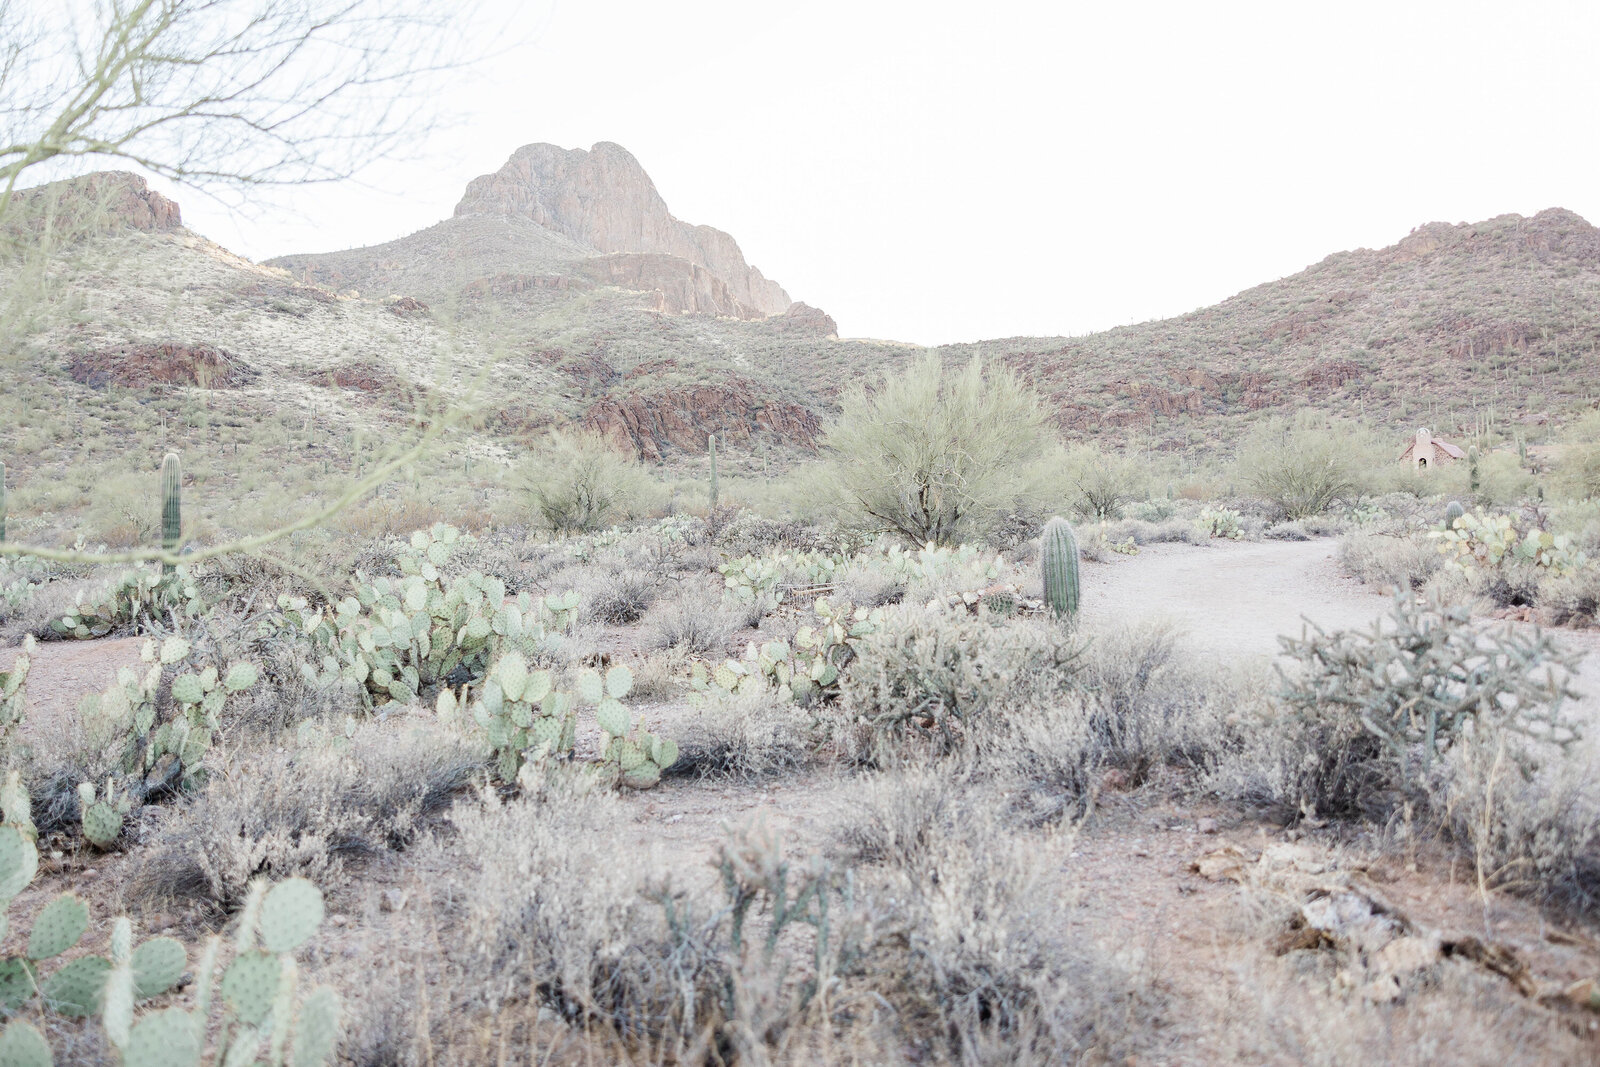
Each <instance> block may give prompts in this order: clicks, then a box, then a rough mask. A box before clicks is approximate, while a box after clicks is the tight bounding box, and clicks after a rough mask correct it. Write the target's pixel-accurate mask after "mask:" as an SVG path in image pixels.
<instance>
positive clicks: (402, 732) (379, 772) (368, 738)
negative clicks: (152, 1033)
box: [130, 720, 482, 911]
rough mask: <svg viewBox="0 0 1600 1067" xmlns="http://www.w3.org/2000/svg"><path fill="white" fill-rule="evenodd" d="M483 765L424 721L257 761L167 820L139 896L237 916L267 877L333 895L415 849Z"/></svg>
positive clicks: (219, 776) (219, 777) (219, 779)
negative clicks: (361, 870)
mask: <svg viewBox="0 0 1600 1067" xmlns="http://www.w3.org/2000/svg"><path fill="white" fill-rule="evenodd" d="M481 765H482V755H481V753H480V752H478V750H477V749H476V748H475V747H472V746H470V745H468V744H467V743H465V742H464V741H462V740H461V739H460V738H459V737H457V736H455V735H453V734H449V733H446V732H444V731H442V730H441V729H440V728H438V727H436V726H435V725H433V724H432V723H431V722H427V721H425V720H418V721H416V722H414V723H407V724H405V725H404V726H397V725H393V724H391V725H382V724H373V725H370V726H367V727H365V728H363V729H361V730H359V731H357V733H356V735H355V736H354V737H353V738H351V739H350V740H349V742H348V743H347V744H341V743H338V742H335V741H329V740H322V741H320V742H315V741H313V742H308V743H307V744H306V745H303V746H301V747H299V748H296V749H290V750H282V749H275V750H257V751H255V752H251V753H250V754H249V757H248V759H242V758H240V759H235V760H234V761H233V762H231V763H230V764H229V765H228V766H226V767H220V768H218V769H217V770H216V772H215V774H214V777H212V779H211V780H210V781H209V782H208V783H207V784H206V786H205V788H204V790H203V791H202V792H201V793H199V794H198V795H197V796H195V797H194V799H192V800H191V801H189V802H188V803H186V804H183V805H181V806H179V807H175V808H173V809H172V810H171V811H170V812H168V813H167V814H166V816H165V817H164V818H163V820H162V821H161V823H160V825H159V827H158V829H157V830H156V832H155V834H154V837H153V839H152V840H151V842H150V846H151V848H150V851H149V852H148V853H147V854H146V855H144V856H143V857H142V858H141V860H140V861H139V863H138V866H137V868H136V870H135V873H134V878H133V882H132V885H131V887H130V894H131V895H132V897H133V898H134V899H136V900H140V901H142V902H144V903H146V904H148V905H154V906H159V905H161V904H163V903H166V902H169V901H197V902H200V903H203V904H206V905H208V906H210V907H213V908H215V909H217V910H219V911H227V910H229V909H231V908H232V907H233V906H235V905H236V904H237V903H238V902H240V901H241V900H243V898H244V894H245V889H246V887H247V885H248V883H249V881H250V879H252V878H254V877H256V876H257V875H263V874H264V875H268V876H270V877H272V878H274V879H280V878H288V877H290V876H293V875H302V876H304V877H307V878H310V879H312V880H313V881H316V882H317V883H318V884H319V885H322V886H324V887H325V888H326V887H327V886H328V885H329V884H330V882H331V880H332V879H333V877H334V876H336V875H337V874H338V873H339V872H340V870H341V869H342V868H343V866H344V863H345V861H347V860H349V859H352V858H356V857H360V856H364V855H369V854H371V853H375V852H378V851H382V850H386V849H400V848H404V847H405V846H406V845H407V844H408V843H409V842H410V840H411V839H412V837H413V836H414V835H415V834H416V833H417V831H418V830H419V829H420V827H421V825H422V822H423V820H424V819H425V818H426V817H427V816H428V815H430V814H432V813H434V812H436V811H438V810H440V809H441V808H443V807H444V806H445V805H447V804H448V803H449V801H450V798H451V796H452V794H453V793H454V792H455V791H456V790H457V789H459V788H460V787H461V786H463V785H464V784H465V783H466V782H468V781H469V780H470V779H471V778H472V776H473V775H474V774H475V773H476V772H477V770H478V768H479V767H480V766H481Z"/></svg>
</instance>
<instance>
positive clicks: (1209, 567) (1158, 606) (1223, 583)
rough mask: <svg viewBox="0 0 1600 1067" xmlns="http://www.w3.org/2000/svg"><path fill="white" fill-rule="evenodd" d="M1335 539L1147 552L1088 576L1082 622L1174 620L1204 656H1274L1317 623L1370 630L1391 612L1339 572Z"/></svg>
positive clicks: (1095, 568) (1088, 569) (1098, 567)
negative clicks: (1284, 639)
mask: <svg viewBox="0 0 1600 1067" xmlns="http://www.w3.org/2000/svg"><path fill="white" fill-rule="evenodd" d="M1337 550H1338V542H1336V541H1331V540H1320V541H1300V542H1279V541H1263V542H1259V543H1253V542H1217V543H1214V544H1211V545H1206V546H1200V547H1197V546H1194V545H1181V544H1162V545H1148V546H1146V547H1145V548H1144V549H1143V550H1142V551H1141V552H1140V553H1139V554H1138V555H1137V556H1117V557H1115V558H1114V559H1112V560H1111V561H1110V562H1108V563H1102V564H1095V563H1090V564H1087V565H1085V566H1084V568H1083V586H1084V588H1083V617H1084V621H1085V622H1086V623H1087V624H1088V625H1090V626H1094V625H1096V624H1103V623H1107V622H1113V621H1138V622H1146V621H1152V622H1153V621H1167V622H1170V623H1172V624H1173V625H1175V626H1176V627H1177V628H1178V630H1179V631H1180V632H1181V633H1182V634H1183V635H1184V639H1185V640H1186V641H1187V642H1188V643H1189V644H1190V645H1191V646H1192V647H1194V648H1195V649H1197V650H1198V651H1200V652H1202V653H1209V654H1217V655H1224V656H1229V657H1248V656H1273V655H1276V654H1277V652H1278V635H1279V634H1296V635H1298V634H1299V633H1300V630H1301V627H1302V625H1303V620H1304V619H1306V618H1309V619H1310V620H1311V621H1312V622H1315V623H1316V624H1317V625H1319V626H1321V627H1322V628H1323V629H1325V630H1337V629H1349V628H1352V627H1366V626H1370V625H1371V624H1372V622H1373V621H1374V620H1376V619H1377V618H1379V617H1380V616H1382V615H1383V614H1384V613H1385V612H1386V611H1387V610H1388V608H1389V598H1388V597H1384V596H1379V595H1378V594H1377V593H1376V592H1374V591H1373V590H1372V589H1371V588H1370V587H1369V586H1365V585H1363V584H1361V583H1360V582H1359V581H1357V580H1356V579H1354V578H1351V577H1348V576H1346V575H1345V574H1343V573H1341V572H1340V570H1339V565H1338V562H1337V561H1336V560H1335V559H1334V554H1335V552H1336V551H1337Z"/></svg>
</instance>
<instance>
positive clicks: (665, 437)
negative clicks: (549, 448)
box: [583, 378, 822, 461]
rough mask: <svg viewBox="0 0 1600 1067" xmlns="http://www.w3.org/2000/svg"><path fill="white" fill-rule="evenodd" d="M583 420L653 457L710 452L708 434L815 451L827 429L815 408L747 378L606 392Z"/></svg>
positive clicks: (725, 439)
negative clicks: (776, 395) (771, 393)
mask: <svg viewBox="0 0 1600 1067" xmlns="http://www.w3.org/2000/svg"><path fill="white" fill-rule="evenodd" d="M583 425H584V426H585V427H586V428H588V429H591V430H595V431H597V432H599V433H600V434H602V435H604V436H605V437H606V438H607V439H608V440H610V441H611V443H612V444H613V445H615V446H616V448H617V449H618V450H619V451H623V452H631V453H633V454H634V455H636V456H638V457H639V458H640V459H645V460H651V461H655V460H659V459H661V458H662V457H663V456H664V455H666V454H667V453H669V452H673V451H678V452H704V451H705V450H706V436H707V435H708V434H716V435H717V438H718V440H719V441H721V442H725V443H728V444H732V445H744V444H748V443H750V442H751V440H752V439H754V438H755V437H756V436H758V435H760V436H763V437H765V438H766V439H768V440H769V441H771V442H772V443H774V444H779V445H788V446H791V447H798V448H803V449H805V450H807V451H813V450H815V449H816V447H817V437H818V436H819V435H820V434H821V433H822V424H821V422H820V421H819V420H818V419H817V416H816V415H815V414H814V413H813V412H812V411H810V410H809V409H807V408H803V407H801V406H800V405H799V404H791V403H788V402H785V401H782V400H775V399H773V398H770V397H765V396H762V395H760V394H759V393H758V392H757V391H756V389H755V386H754V384H753V383H751V382H750V381H748V380H746V379H742V378H731V379H729V380H728V381H727V382H725V383H723V384H719V385H699V386H690V387H687V388H682V389H671V388H669V389H659V390H655V391H651V392H637V393H630V394H627V395H621V396H616V395H613V396H607V397H603V398H601V399H600V400H598V401H596V402H595V403H594V404H593V405H591V406H590V408H589V410H588V411H587V412H585V413H584V416H583Z"/></svg>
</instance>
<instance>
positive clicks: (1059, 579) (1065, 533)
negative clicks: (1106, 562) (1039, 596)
mask: <svg viewBox="0 0 1600 1067" xmlns="http://www.w3.org/2000/svg"><path fill="white" fill-rule="evenodd" d="M1039 570H1040V573H1041V574H1042V575H1043V577H1044V599H1045V603H1047V604H1049V605H1050V611H1051V612H1052V613H1053V614H1054V615H1055V617H1056V618H1058V619H1067V620H1071V619H1073V618H1075V617H1076V616H1077V614H1078V539H1077V537H1076V536H1074V535H1073V533H1072V524H1071V523H1069V522H1067V520H1066V519H1063V518H1061V517H1060V516H1057V517H1056V518H1053V519H1051V520H1050V521H1049V522H1047V523H1045V526H1044V536H1043V537H1042V538H1041V539H1040V543H1039Z"/></svg>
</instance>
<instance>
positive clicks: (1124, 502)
mask: <svg viewBox="0 0 1600 1067" xmlns="http://www.w3.org/2000/svg"><path fill="white" fill-rule="evenodd" d="M1057 462H1058V464H1059V467H1058V469H1059V477H1060V479H1061V483H1062V484H1061V490H1062V493H1063V495H1064V496H1065V497H1066V499H1067V500H1068V502H1069V504H1070V506H1071V507H1072V510H1073V511H1075V512H1076V513H1077V514H1078V516H1079V517H1080V518H1083V519H1091V520H1094V521H1096V522H1107V521H1111V520H1115V519H1120V518H1122V513H1123V511H1124V510H1126V509H1127V507H1128V506H1129V505H1130V504H1132V503H1134V502H1135V501H1139V500H1143V499H1144V497H1145V494H1146V493H1147V491H1148V487H1149V476H1148V474H1147V473H1146V467H1145V463H1144V461H1143V460H1142V459H1140V458H1139V457H1137V456H1134V455H1130V454H1128V453H1123V452H1106V451H1104V450H1102V449H1099V448H1096V447H1095V446H1094V445H1075V446H1073V447H1072V448H1069V449H1066V450H1064V451H1063V452H1062V453H1061V455H1060V458H1059V460H1058V461H1057ZM1147 510H1148V509H1147ZM1171 514H1172V512H1171V510H1170V508H1169V510H1168V511H1167V515H1169V516H1170V515H1171ZM1163 517H1166V516H1163Z"/></svg>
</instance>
